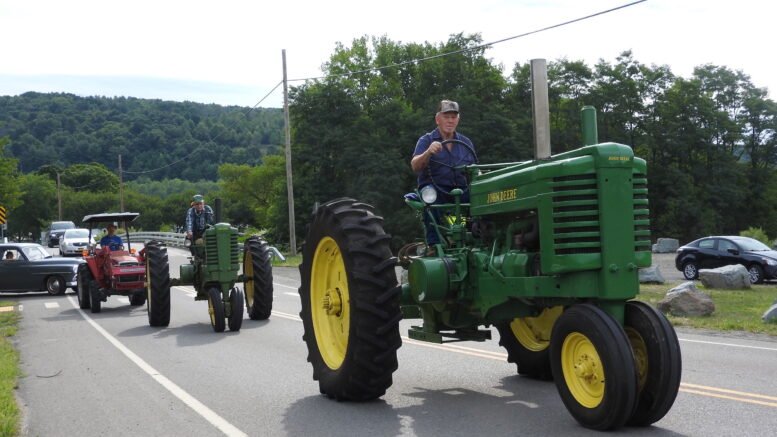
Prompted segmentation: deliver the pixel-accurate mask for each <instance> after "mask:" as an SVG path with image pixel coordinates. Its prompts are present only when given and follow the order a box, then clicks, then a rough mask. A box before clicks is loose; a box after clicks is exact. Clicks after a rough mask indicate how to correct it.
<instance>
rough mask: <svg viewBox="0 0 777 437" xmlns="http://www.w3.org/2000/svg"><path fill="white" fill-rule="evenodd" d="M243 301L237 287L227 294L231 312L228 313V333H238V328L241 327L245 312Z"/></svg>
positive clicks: (241, 292) (240, 291)
mask: <svg viewBox="0 0 777 437" xmlns="http://www.w3.org/2000/svg"><path fill="white" fill-rule="evenodd" d="M243 299H245V297H244V296H243V290H241V289H240V288H238V287H234V288H232V291H231V292H230V293H229V307H230V310H231V311H230V312H229V323H228V324H229V330H230V331H240V327H241V326H242V325H243V313H244V312H245V307H244V306H243Z"/></svg>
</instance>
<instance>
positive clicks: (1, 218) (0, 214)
mask: <svg viewBox="0 0 777 437" xmlns="http://www.w3.org/2000/svg"><path fill="white" fill-rule="evenodd" d="M5 212H6V209H5V207H4V206H0V225H4V224H5Z"/></svg>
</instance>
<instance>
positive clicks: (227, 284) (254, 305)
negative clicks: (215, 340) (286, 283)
mask: <svg viewBox="0 0 777 437" xmlns="http://www.w3.org/2000/svg"><path fill="white" fill-rule="evenodd" d="M186 241H187V246H188V245H191V247H192V254H193V256H192V257H191V261H190V263H189V264H183V265H181V268H180V273H181V284H191V285H194V289H195V291H196V292H197V295H196V296H195V297H194V300H207V301H208V314H209V315H210V323H211V326H212V327H213V330H214V331H216V332H223V331H224V329H225V327H226V326H227V325H229V329H230V331H239V330H240V327H241V326H242V325H243V313H244V311H245V309H246V308H247V309H248V316H249V317H250V318H251V320H264V319H267V318H268V317H270V312H271V311H272V299H273V285H272V265H271V259H270V256H271V255H270V249H269V245H268V244H267V242H266V241H264V240H263V239H262V238H260V237H258V236H253V237H251V238H249V239H248V240H246V242H245V243H244V250H243V259H242V262H243V273H242V274H238V271H239V269H240V248H239V246H238V233H237V229H236V228H234V227H232V226H230V225H229V224H227V223H217V224H215V225H213V226H210V227H209V228H208V229H206V230H205V232H204V234H203V237H202V238H201V239H198V240H197V241H194V242H191V241H190V240H186ZM241 281H242V282H243V286H244V289H245V293H244V292H243V290H241V289H240V287H237V286H236V285H235V284H236V283H237V282H241Z"/></svg>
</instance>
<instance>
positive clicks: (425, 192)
mask: <svg viewBox="0 0 777 437" xmlns="http://www.w3.org/2000/svg"><path fill="white" fill-rule="evenodd" d="M421 200H423V201H424V203H426V204H428V205H431V204H432V203H434V202H435V201H436V200H437V190H435V189H434V187H433V186H431V185H427V186H425V187H423V188H421Z"/></svg>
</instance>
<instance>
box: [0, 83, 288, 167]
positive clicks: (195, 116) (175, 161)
mask: <svg viewBox="0 0 777 437" xmlns="http://www.w3.org/2000/svg"><path fill="white" fill-rule="evenodd" d="M282 135H283V111H282V110H281V109H277V108H257V109H254V110H251V109H250V108H242V107H237V106H228V107H225V106H220V105H213V104H211V105H205V104H201V103H193V102H183V103H180V102H170V101H162V100H149V99H136V98H131V97H128V98H125V97H115V98H108V97H78V96H75V95H73V94H63V93H51V94H42V93H32V92H30V93H25V94H22V95H20V96H0V137H6V136H7V137H9V138H10V140H11V142H10V144H9V145H8V146H7V147H6V153H9V152H10V154H11V155H12V156H13V157H15V158H18V159H19V163H20V167H21V170H22V171H23V172H24V173H29V172H33V171H35V170H37V169H38V168H40V167H41V166H44V165H52V164H53V165H60V166H68V165H71V164H77V163H89V162H98V163H101V164H104V165H106V166H107V167H108V168H109V169H112V170H116V169H117V168H118V156H119V154H121V159H122V169H123V176H124V179H125V180H132V179H134V178H135V177H137V176H140V175H143V176H145V177H148V178H150V179H153V180H161V179H168V178H180V179H186V180H191V181H196V180H202V179H208V180H215V179H216V177H217V169H218V166H219V164H222V163H225V162H231V163H240V164H250V165H255V164H258V163H260V162H261V160H262V156H263V155H265V154H271V153H277V152H278V150H280V149H281V145H282V144H283V137H282Z"/></svg>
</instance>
